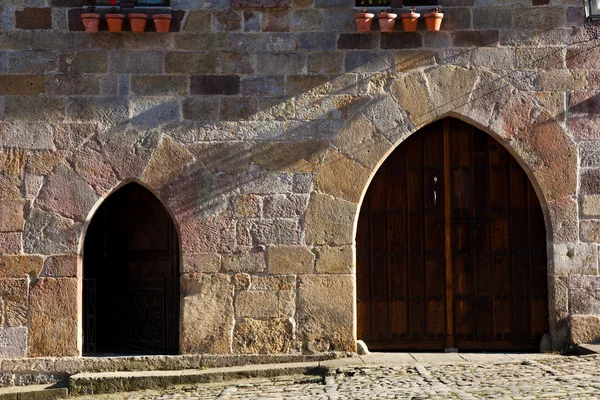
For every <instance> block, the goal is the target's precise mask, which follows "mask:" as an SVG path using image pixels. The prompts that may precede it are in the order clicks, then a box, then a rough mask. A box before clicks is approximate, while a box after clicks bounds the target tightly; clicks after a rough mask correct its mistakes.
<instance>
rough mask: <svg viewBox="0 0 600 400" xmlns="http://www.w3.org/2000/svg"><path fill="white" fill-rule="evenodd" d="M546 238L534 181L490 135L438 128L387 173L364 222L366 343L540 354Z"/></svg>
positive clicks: (453, 126) (360, 294) (361, 291)
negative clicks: (525, 351)
mask: <svg viewBox="0 0 600 400" xmlns="http://www.w3.org/2000/svg"><path fill="white" fill-rule="evenodd" d="M545 246H546V234H545V228H544V221H543V216H542V210H541V207H540V204H539V202H538V199H537V197H536V195H535V192H534V190H533V188H532V187H531V184H530V183H529V180H528V178H527V176H526V175H525V172H524V171H523V170H522V169H521V167H520V166H519V165H518V164H517V162H516V161H515V160H514V159H513V158H512V157H511V156H510V154H509V153H508V152H507V151H506V149H504V147H502V146H501V145H500V144H499V143H497V142H496V141H495V140H494V139H493V138H491V137H490V136H489V135H487V134H486V133H484V132H482V131H479V130H477V129H476V128H474V127H472V126H470V125H468V124H466V123H463V122H461V121H459V120H456V119H450V118H448V119H445V120H443V121H438V122H436V123H434V124H432V125H429V126H428V127H426V128H424V129H422V130H421V131H420V132H418V133H416V134H414V135H413V136H411V137H410V138H409V139H407V140H406V141H405V142H404V143H403V144H402V145H401V146H399V147H398V149H396V150H395V151H394V152H393V153H392V154H391V155H390V157H389V158H388V160H386V162H385V163H384V164H383V165H382V167H381V168H380V170H379V171H378V172H377V174H376V175H375V177H374V178H373V181H372V183H371V185H370V187H369V189H368V191H367V194H366V196H365V199H364V202H363V205H362V207H361V213H360V217H359V222H358V230H357V237H356V247H357V312H358V338H359V339H362V340H364V341H365V342H366V343H367V345H368V346H369V347H370V348H374V349H390V350H394V349H396V350H402V349H432V350H433V349H437V350H441V349H444V348H446V347H458V348H459V349H460V350H535V349H537V348H538V347H539V340H540V339H541V336H542V335H543V334H544V333H545V332H547V331H548V306H547V280H546V279H547V278H546V248H545Z"/></svg>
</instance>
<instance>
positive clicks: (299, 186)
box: [293, 174, 315, 193]
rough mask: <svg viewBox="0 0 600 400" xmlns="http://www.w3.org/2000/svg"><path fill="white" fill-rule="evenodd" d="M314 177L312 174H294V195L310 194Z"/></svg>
mask: <svg viewBox="0 0 600 400" xmlns="http://www.w3.org/2000/svg"><path fill="white" fill-rule="evenodd" d="M314 179H315V176H314V175H313V174H294V186H293V190H294V192H295V193H310V192H312V188H313V181H314Z"/></svg>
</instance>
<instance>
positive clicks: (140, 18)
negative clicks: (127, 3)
mask: <svg viewBox="0 0 600 400" xmlns="http://www.w3.org/2000/svg"><path fill="white" fill-rule="evenodd" d="M147 21H148V15H146V14H144V13H129V23H130V24H131V32H137V33H143V32H144V30H146V22H147Z"/></svg>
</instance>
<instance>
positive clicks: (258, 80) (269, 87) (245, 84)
mask: <svg viewBox="0 0 600 400" xmlns="http://www.w3.org/2000/svg"><path fill="white" fill-rule="evenodd" d="M284 88H285V79H284V77H282V76H250V77H247V78H244V79H243V80H242V82H241V93H242V94H243V95H254V96H282V95H283V94H284Z"/></svg>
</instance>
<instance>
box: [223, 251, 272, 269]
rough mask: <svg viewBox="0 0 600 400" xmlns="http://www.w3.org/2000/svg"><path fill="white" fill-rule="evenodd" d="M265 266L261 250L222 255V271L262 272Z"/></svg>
mask: <svg viewBox="0 0 600 400" xmlns="http://www.w3.org/2000/svg"><path fill="white" fill-rule="evenodd" d="M265 268H266V262H265V254H264V253H263V252H253V253H243V254H234V255H226V256H223V271H226V272H236V273H237V272H262V271H264V270H265Z"/></svg>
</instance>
